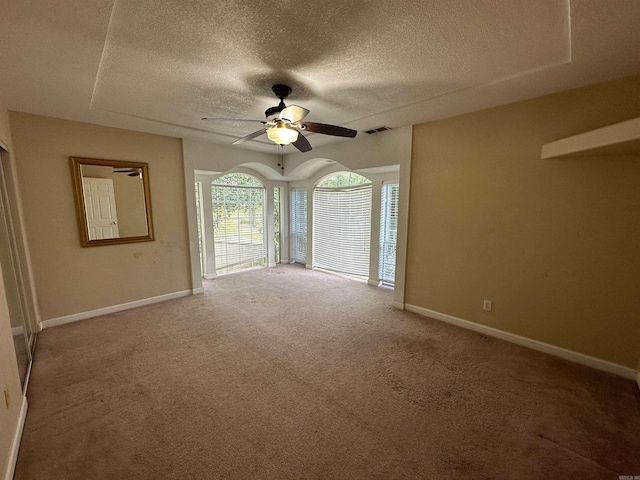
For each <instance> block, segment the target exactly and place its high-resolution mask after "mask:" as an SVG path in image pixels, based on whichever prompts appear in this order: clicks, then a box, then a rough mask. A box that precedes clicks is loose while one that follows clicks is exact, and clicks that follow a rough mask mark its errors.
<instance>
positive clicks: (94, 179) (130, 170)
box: [70, 157, 153, 247]
mask: <svg viewBox="0 0 640 480" xmlns="http://www.w3.org/2000/svg"><path fill="white" fill-rule="evenodd" d="M70 159H71V168H72V171H73V183H74V186H75V195H76V210H77V214H78V225H79V228H80V243H81V244H82V246H83V247H92V246H96V245H113V244H118V243H131V242H148V241H151V240H153V222H152V219H151V197H150V194H149V168H148V165H147V164H146V163H142V162H127V161H121V160H99V159H95V158H78V157H70Z"/></svg>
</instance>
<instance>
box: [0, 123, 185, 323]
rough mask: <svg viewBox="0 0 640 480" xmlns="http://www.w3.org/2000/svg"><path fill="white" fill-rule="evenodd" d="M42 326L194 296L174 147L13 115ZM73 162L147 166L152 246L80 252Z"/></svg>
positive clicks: (156, 139) (159, 140)
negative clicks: (83, 159) (45, 322)
mask: <svg viewBox="0 0 640 480" xmlns="http://www.w3.org/2000/svg"><path fill="white" fill-rule="evenodd" d="M9 118H10V122H11V131H12V136H13V148H14V155H15V158H16V161H17V162H16V163H17V176H18V183H19V186H20V191H21V196H22V203H23V207H24V212H25V224H26V232H27V240H28V243H29V248H30V253H31V261H32V268H33V277H34V283H35V286H36V290H37V293H38V305H39V308H40V313H41V318H42V319H43V320H46V319H50V318H57V317H61V316H65V315H70V314H74V313H80V312H86V311H90V310H95V309H98V308H102V307H107V306H112V305H117V304H121V303H126V302H131V301H135V300H140V299H145V298H150V297H155V296H158V295H163V294H168V293H173V292H178V291H183V290H187V289H191V282H190V267H189V256H188V237H187V220H186V213H185V212H186V205H185V190H184V174H183V164H182V144H181V141H180V140H179V139H176V138H169V137H162V136H158V135H151V134H146V133H140V132H133V131H127V130H121V129H117V128H110V127H102V126H98V125H91V124H85V123H79V122H73V121H67V120H61V119H56V118H50V117H42V116H37V115H30V114H25V113H18V112H10V115H9ZM70 156H78V157H88V158H104V159H113V160H131V161H140V162H147V163H148V164H149V178H150V182H151V204H152V209H153V222H154V230H155V236H156V240H155V241H153V242H144V243H132V244H125V245H108V246H99V247H87V248H82V247H80V237H79V232H78V224H77V221H76V217H75V207H74V196H73V184H72V181H71V168H70V164H69V157H70Z"/></svg>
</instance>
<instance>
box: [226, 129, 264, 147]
mask: <svg viewBox="0 0 640 480" xmlns="http://www.w3.org/2000/svg"><path fill="white" fill-rule="evenodd" d="M266 131H267V129H266V128H263V129H261V130H258V131H257V132H253V133H250V134H249V135H247V136H246V137H242V138H239V139H238V140H236V141H235V142H233V143H232V145H240V144H241V143H244V142H248V141H249V140H253V139H254V138H256V137H259V136H260V135H262V134H263V133H265V132H266Z"/></svg>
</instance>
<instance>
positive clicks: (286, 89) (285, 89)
mask: <svg viewBox="0 0 640 480" xmlns="http://www.w3.org/2000/svg"><path fill="white" fill-rule="evenodd" d="M271 90H272V91H273V93H275V94H276V97H278V98H279V99H280V103H279V104H278V106H276V107H271V108H267V109H266V110H265V112H264V115H265V117H267V120H272V119H271V118H269V117H272V116H274V115H278V114H279V113H280V112H281V111H282V110H284V109H285V108H286V105H285V104H284V99H285V98H287V97H288V96H289V94H290V93H291V87H290V86H289V85H282V84H280V83H277V84H275V85H273V86H272V87H271Z"/></svg>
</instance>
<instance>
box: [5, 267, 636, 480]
mask: <svg viewBox="0 0 640 480" xmlns="http://www.w3.org/2000/svg"><path fill="white" fill-rule="evenodd" d="M205 288H206V293H205V294H204V295H198V296H193V297H187V298H182V299H178V300H172V301H169V302H165V303H162V304H155V305H150V306H147V307H142V308H139V309H135V310H129V311H126V312H121V313H117V314H112V315H107V316H103V317H99V318H95V319H91V320H85V321H82V322H77V323H73V324H68V325H64V326H60V327H56V328H51V329H47V330H45V331H43V332H42V333H41V334H40V336H39V339H38V348H37V352H36V358H35V363H34V368H33V372H32V377H31V383H30V386H29V394H28V397H29V413H28V416H27V422H26V426H25V430H24V436H23V440H22V445H21V448H20V454H19V458H18V465H17V470H16V477H15V478H16V479H19V480H20V479H29V480H36V479H37V480H43V479H56V480H58V479H65V480H72V479H83V480H85V479H165V478H166V479H405V478H406V479H420V478H422V479H453V478H455V479H469V480H471V479H474V480H475V479H554V480H557V479H567V480H569V479H581V480H585V479H609V480H617V479H618V476H619V475H640V453H639V452H640V394H639V393H638V387H637V385H636V384H635V383H634V382H632V381H629V380H624V379H621V378H617V377H614V376H610V375H607V374H605V373H602V372H598V371H595V370H591V369H589V368H586V367H582V366H579V365H574V364H571V363H568V362H565V361H562V360H559V359H556V358H553V357H549V356H546V355H544V354H540V353H537V352H534V351H531V350H527V349H525V348H522V347H519V346H515V345H512V344H509V343H505V342H502V341H499V340H495V339H492V338H487V337H484V336H482V335H479V334H476V333H473V332H470V331H466V330H462V329H459V328H456V327H452V326H449V325H446V324H444V323H441V322H438V321H435V320H431V319H428V318H424V317H420V316H418V315H414V314H411V313H408V312H403V311H399V310H396V309H393V308H391V307H390V306H389V304H390V302H391V299H392V292H390V291H389V290H385V289H380V288H376V287H372V286H369V285H366V284H363V283H359V282H355V281H353V280H349V279H345V278H342V277H338V276H335V275H329V274H326V273H321V272H313V271H310V270H305V269H304V268H299V267H296V266H279V267H277V268H273V269H261V270H254V271H251V272H246V273H238V274H234V275H228V276H223V277H219V278H218V279H216V280H213V281H210V282H207V284H206V287H205Z"/></svg>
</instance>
